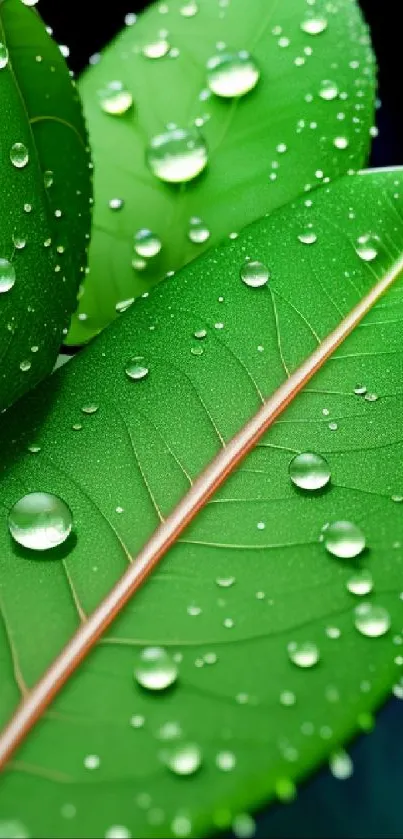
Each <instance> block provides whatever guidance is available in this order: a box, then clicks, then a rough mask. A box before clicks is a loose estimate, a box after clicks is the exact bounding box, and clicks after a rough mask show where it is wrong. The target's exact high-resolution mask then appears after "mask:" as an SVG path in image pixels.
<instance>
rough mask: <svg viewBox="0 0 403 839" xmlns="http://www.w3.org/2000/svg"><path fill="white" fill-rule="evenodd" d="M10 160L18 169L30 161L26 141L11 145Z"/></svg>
mask: <svg viewBox="0 0 403 839" xmlns="http://www.w3.org/2000/svg"><path fill="white" fill-rule="evenodd" d="M10 160H11V163H12V164H13V166H15V167H16V168H17V169H23V168H24V166H26V165H27V163H28V161H29V154H28V149H27V147H26V146H24V143H14V144H13V145H12V146H11V151H10Z"/></svg>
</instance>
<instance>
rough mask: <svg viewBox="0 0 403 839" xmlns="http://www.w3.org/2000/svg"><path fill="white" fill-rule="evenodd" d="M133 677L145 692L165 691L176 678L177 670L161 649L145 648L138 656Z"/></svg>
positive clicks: (171, 659)
mask: <svg viewBox="0 0 403 839" xmlns="http://www.w3.org/2000/svg"><path fill="white" fill-rule="evenodd" d="M134 677H135V679H136V680H137V682H138V683H139V685H141V686H142V687H143V688H146V689H147V690H166V688H168V687H170V686H171V685H173V684H174V682H175V681H176V679H177V678H178V668H177V667H176V664H175V662H174V660H173V658H172V656H171V655H170V654H169V653H168V652H167V651H166V650H164V649H163V648H162V647H145V648H144V649H143V650H142V651H141V653H140V655H139V658H138V662H137V664H136V666H135V669H134Z"/></svg>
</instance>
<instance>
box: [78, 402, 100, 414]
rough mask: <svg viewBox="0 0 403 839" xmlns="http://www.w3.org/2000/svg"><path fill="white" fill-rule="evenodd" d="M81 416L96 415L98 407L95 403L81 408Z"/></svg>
mask: <svg viewBox="0 0 403 839" xmlns="http://www.w3.org/2000/svg"><path fill="white" fill-rule="evenodd" d="M81 410H82V412H83V414H96V412H97V411H98V410H99V405H96V404H95V402H91V403H90V404H88V405H83V407H82V408H81Z"/></svg>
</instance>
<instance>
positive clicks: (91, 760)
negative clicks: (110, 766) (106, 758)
mask: <svg viewBox="0 0 403 839" xmlns="http://www.w3.org/2000/svg"><path fill="white" fill-rule="evenodd" d="M100 764H101V760H100V757H99V755H86V756H85V758H84V766H85V768H86V769H98V768H99V766H100Z"/></svg>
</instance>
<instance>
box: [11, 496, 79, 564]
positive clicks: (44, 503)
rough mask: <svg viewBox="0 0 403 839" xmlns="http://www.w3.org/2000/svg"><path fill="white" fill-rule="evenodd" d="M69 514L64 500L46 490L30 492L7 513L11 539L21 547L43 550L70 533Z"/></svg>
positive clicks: (58, 542)
mask: <svg viewBox="0 0 403 839" xmlns="http://www.w3.org/2000/svg"><path fill="white" fill-rule="evenodd" d="M72 526H73V518H72V515H71V510H70V509H69V507H68V506H67V504H66V503H65V502H64V501H62V499H61V498H59V497H58V496H57V495H53V494H52V493H50V492H30V493H28V495H24V496H23V498H20V499H19V501H17V503H16V504H14V506H13V507H12V508H11V510H10V512H9V515H8V528H9V531H10V533H11V536H12V537H13V539H15V541H16V542H18V544H19V545H22V546H23V547H24V548H30V549H31V550H33V551H47V550H49V549H51V548H55V547H56V546H57V545H61V544H62V543H63V542H65V541H66V539H67V537H68V536H69V535H70V533H71V529H72Z"/></svg>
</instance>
